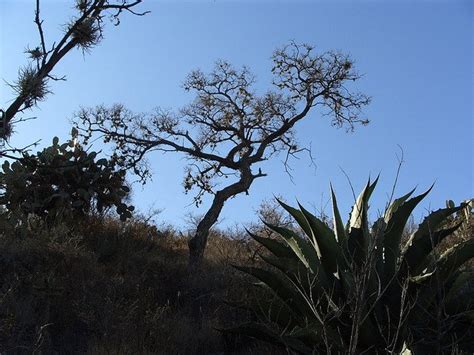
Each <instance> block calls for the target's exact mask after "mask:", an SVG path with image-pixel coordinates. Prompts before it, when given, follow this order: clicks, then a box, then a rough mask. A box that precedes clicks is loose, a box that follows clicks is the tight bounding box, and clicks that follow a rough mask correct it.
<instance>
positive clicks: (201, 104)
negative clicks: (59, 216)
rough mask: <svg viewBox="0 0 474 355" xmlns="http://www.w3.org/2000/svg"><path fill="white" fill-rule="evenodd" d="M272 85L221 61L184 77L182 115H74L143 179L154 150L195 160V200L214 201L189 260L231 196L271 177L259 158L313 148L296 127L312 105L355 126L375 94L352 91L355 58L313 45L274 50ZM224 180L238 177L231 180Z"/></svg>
mask: <svg viewBox="0 0 474 355" xmlns="http://www.w3.org/2000/svg"><path fill="white" fill-rule="evenodd" d="M272 59H273V69H272V72H273V76H274V79H273V86H274V88H276V90H270V91H268V92H267V93H265V94H263V95H258V94H257V93H256V92H255V91H254V90H253V84H254V82H255V78H254V76H253V75H252V73H251V72H250V71H249V70H248V69H247V68H246V67H243V68H242V69H239V70H237V69H234V68H233V67H232V66H231V65H230V64H229V63H228V62H226V61H218V62H217V63H216V66H215V68H214V70H213V71H212V72H211V73H210V74H208V75H206V74H204V73H203V72H202V71H200V70H195V71H193V72H191V74H190V75H189V76H188V77H187V79H186V80H185V82H184V89H185V90H186V91H193V92H195V93H196V97H195V100H194V101H193V102H192V103H191V104H189V105H188V106H186V107H184V108H183V109H181V110H180V111H179V112H178V113H172V112H169V111H164V110H161V109H157V110H156V111H155V112H152V113H138V114H136V113H133V112H131V111H129V110H127V109H126V108H124V107H123V106H122V105H115V106H113V107H111V108H106V107H102V106H101V107H97V108H94V109H82V110H81V111H80V112H79V113H78V114H77V116H76V118H75V123H76V126H77V128H78V129H79V130H80V131H81V132H82V134H83V135H84V139H85V141H86V143H87V141H88V140H89V139H90V138H91V137H92V136H97V135H100V136H102V137H103V139H104V142H112V143H114V147H115V148H114V149H115V151H114V154H115V156H116V158H117V159H118V161H119V162H120V163H121V164H122V166H123V167H124V168H126V169H133V170H134V172H135V173H136V174H138V175H139V176H140V177H141V178H142V179H146V178H147V177H148V176H149V174H150V172H149V169H148V167H147V164H146V160H144V158H145V155H146V154H147V153H149V152H152V151H161V152H181V153H183V154H184V155H185V156H186V158H187V159H188V160H189V165H188V167H187V170H186V176H185V178H184V188H185V190H186V192H188V191H190V190H191V189H193V188H196V189H197V194H196V196H195V198H194V201H195V203H196V205H199V204H200V203H201V202H202V196H203V195H204V194H206V193H209V194H212V195H213V201H212V204H211V206H210V207H209V209H208V210H207V212H206V213H205V214H204V216H203V218H202V219H201V220H200V222H199V224H198V226H197V230H196V233H195V234H194V236H193V237H192V238H191V239H190V240H189V249H190V265H191V266H196V265H198V264H199V263H200V261H201V260H202V258H203V254H204V250H205V246H206V242H207V237H208V234H209V230H210V228H211V227H212V226H213V225H214V223H215V222H216V221H217V219H218V217H219V214H220V213H221V211H222V208H223V207H224V204H225V202H226V201H227V200H228V199H230V198H232V197H234V196H236V195H238V194H240V193H243V192H245V193H248V190H249V188H250V186H251V185H252V183H253V182H254V181H255V180H256V179H258V178H261V177H264V176H266V174H265V173H264V172H262V170H261V168H258V169H257V170H255V169H254V167H255V165H258V163H260V162H262V161H265V160H268V159H270V158H271V157H273V156H274V155H276V154H278V153H284V154H285V160H284V161H285V163H284V164H285V167H287V164H288V158H290V157H292V156H295V155H296V154H298V153H301V152H303V151H308V149H307V148H300V147H298V145H297V142H296V139H295V135H294V130H293V127H294V126H295V124H296V123H297V122H298V121H300V120H302V119H303V118H305V117H306V116H307V115H308V113H309V112H310V110H311V109H313V108H315V107H320V108H321V109H322V114H323V115H329V116H331V117H332V124H333V125H335V126H338V127H341V126H346V127H348V129H349V130H352V129H353V128H354V126H355V125H356V124H358V123H361V124H367V123H368V120H366V119H364V118H361V109H362V108H363V107H364V106H365V105H367V104H368V103H369V101H370V98H369V97H367V96H366V95H364V94H361V93H353V92H351V90H350V89H349V87H348V83H349V82H352V81H355V80H357V79H359V78H360V76H359V74H358V73H357V72H355V71H354V69H353V62H352V60H351V59H350V58H349V57H348V56H347V55H344V54H341V53H337V52H326V53H323V54H315V53H314V51H313V48H312V47H311V46H309V45H298V44H295V43H290V44H289V45H287V46H285V47H283V48H281V49H278V50H276V51H275V52H274V54H273V56H272ZM226 178H230V179H233V180H232V182H230V183H228V184H225V185H224V186H223V187H221V186H220V185H222V182H223V181H227V180H225V179H226Z"/></svg>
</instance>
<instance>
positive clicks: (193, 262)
mask: <svg viewBox="0 0 474 355" xmlns="http://www.w3.org/2000/svg"><path fill="white" fill-rule="evenodd" d="M254 178H255V176H254V175H252V173H251V171H250V168H248V169H245V170H241V175H240V180H239V181H238V182H236V183H234V184H232V185H229V186H227V187H225V188H224V189H222V190H220V191H218V192H217V193H216V194H215V196H214V200H213V201H212V205H211V207H210V208H209V210H208V211H207V212H206V214H205V215H204V217H203V218H202V219H201V221H200V222H199V224H198V226H197V228H196V233H195V234H194V236H193V237H192V238H191V239H190V240H189V242H188V247H189V269H190V270H196V269H198V268H199V266H200V265H201V262H202V260H203V257H204V250H205V249H206V244H207V238H208V236H209V231H210V229H211V227H212V226H213V225H214V223H216V222H217V219H218V218H219V215H220V213H221V211H222V208H223V207H224V203H225V202H226V201H227V200H228V199H229V198H231V197H232V196H235V195H237V194H239V193H241V192H245V191H247V190H248V189H249V188H250V185H251V184H252V181H253V180H254Z"/></svg>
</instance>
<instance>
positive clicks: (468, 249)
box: [439, 239, 474, 277]
mask: <svg viewBox="0 0 474 355" xmlns="http://www.w3.org/2000/svg"><path fill="white" fill-rule="evenodd" d="M471 258H474V239H469V240H466V241H465V242H462V243H460V244H458V245H456V246H454V247H452V248H450V249H448V250H447V251H446V252H445V253H444V254H443V255H441V258H440V260H439V264H440V267H439V271H440V273H441V274H442V275H443V276H444V277H448V276H449V275H450V274H451V273H452V272H454V271H456V270H457V269H458V268H459V267H460V266H461V265H462V264H464V263H465V262H466V261H468V260H469V259H471Z"/></svg>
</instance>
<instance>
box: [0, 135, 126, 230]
mask: <svg viewBox="0 0 474 355" xmlns="http://www.w3.org/2000/svg"><path fill="white" fill-rule="evenodd" d="M96 157H97V153H96V152H87V151H85V150H84V149H83V148H82V147H81V146H79V145H77V144H75V142H74V140H70V141H68V142H66V143H63V144H60V143H59V139H58V138H57V137H55V138H54V139H53V142H52V145H51V146H49V147H47V148H45V149H44V150H43V151H41V152H38V153H37V154H31V155H30V154H28V153H24V154H23V156H22V158H20V159H19V160H17V161H14V162H13V163H10V162H8V161H5V162H4V163H3V164H2V169H1V170H0V206H3V207H4V209H5V210H6V211H7V212H8V213H14V214H15V215H18V213H20V214H21V215H23V216H26V217H27V216H28V215H31V214H34V215H36V216H39V217H41V218H43V219H45V220H47V221H49V222H54V221H58V220H63V219H64V218H66V219H67V218H78V217H80V216H84V215H86V214H88V213H90V212H91V211H96V212H99V213H101V212H103V211H105V210H106V209H109V208H111V207H115V208H116V211H117V213H118V214H119V216H120V218H121V219H122V220H126V219H127V218H129V217H131V216H132V211H133V209H134V207H133V206H128V205H127V204H125V203H124V202H123V200H124V198H125V197H126V196H127V195H128V193H129V191H130V190H129V188H128V187H127V186H126V185H125V172H124V171H120V170H117V169H116V164H115V162H114V161H113V160H107V159H105V158H102V159H98V160H96Z"/></svg>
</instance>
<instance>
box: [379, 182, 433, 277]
mask: <svg viewBox="0 0 474 355" xmlns="http://www.w3.org/2000/svg"><path fill="white" fill-rule="evenodd" d="M432 188H433V186H431V187H430V188H429V189H428V190H427V191H426V192H424V193H422V194H421V195H418V196H416V197H413V198H411V199H409V200H408V201H406V202H404V203H403V204H402V205H400V206H399V207H398V208H397V209H396V210H395V211H394V213H393V215H392V216H391V218H390V220H389V221H387V228H386V232H385V235H384V241H383V242H384V257H385V275H384V277H385V280H386V281H388V280H391V279H392V278H393V277H394V275H395V271H396V268H397V262H398V257H399V255H400V242H401V239H402V234H403V230H404V229H405V225H406V223H407V221H408V218H409V217H410V215H411V213H412V212H413V210H414V209H415V207H416V206H417V205H418V203H420V201H421V200H423V198H425V196H426V195H427V194H428V193H429V192H430V191H431V189H432Z"/></svg>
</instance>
